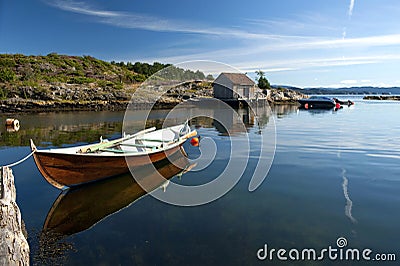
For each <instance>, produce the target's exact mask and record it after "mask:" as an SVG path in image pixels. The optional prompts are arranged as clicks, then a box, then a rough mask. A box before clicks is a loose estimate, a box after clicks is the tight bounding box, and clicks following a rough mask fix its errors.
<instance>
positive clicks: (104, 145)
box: [77, 127, 156, 153]
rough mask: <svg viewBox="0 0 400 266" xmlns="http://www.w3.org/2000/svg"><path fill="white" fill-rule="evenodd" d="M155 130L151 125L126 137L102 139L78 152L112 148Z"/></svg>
mask: <svg viewBox="0 0 400 266" xmlns="http://www.w3.org/2000/svg"><path fill="white" fill-rule="evenodd" d="M155 130H156V128H155V127H151V128H147V129H144V130H142V131H139V132H137V133H135V134H133V135H127V136H125V137H122V138H119V139H116V140H112V141H104V140H101V141H100V143H97V144H94V145H92V146H90V147H85V148H81V149H79V150H78V151H77V153H90V152H97V151H99V150H103V149H107V148H110V147H112V146H116V145H118V144H120V143H122V142H124V141H126V140H130V139H133V138H135V137H138V136H140V135H143V134H146V133H148V132H152V131H155Z"/></svg>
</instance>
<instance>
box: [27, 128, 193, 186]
mask: <svg viewBox="0 0 400 266" xmlns="http://www.w3.org/2000/svg"><path fill="white" fill-rule="evenodd" d="M196 134H197V132H196V131H195V130H193V131H192V130H191V129H190V127H189V126H188V124H187V123H185V124H182V125H177V126H173V127H168V128H163V129H160V130H156V128H148V129H145V130H142V131H140V132H138V133H136V134H133V135H126V136H124V137H122V138H120V139H116V140H112V141H108V140H103V139H101V138H100V142H99V143H97V144H91V145H84V146H77V147H69V148H57V149H43V150H38V149H37V148H36V146H35V144H34V143H33V141H32V140H31V149H32V151H34V153H33V157H34V160H35V163H36V166H37V167H38V169H39V171H40V173H41V174H42V175H43V177H44V178H45V179H46V180H47V181H48V182H49V183H50V184H51V185H53V186H54V187H56V188H59V189H63V188H65V187H71V186H75V185H80V184H84V183H88V182H93V181H97V180H101V179H103V178H107V177H111V176H116V175H120V174H123V173H127V172H129V168H131V169H132V168H133V167H138V166H143V165H146V164H151V163H155V162H158V161H161V160H163V159H165V158H166V157H169V156H171V155H172V154H174V153H176V152H180V151H181V150H182V151H183V147H182V145H183V143H185V142H186V141H187V140H188V139H189V138H191V137H193V136H195V135H196ZM183 152H184V151H183Z"/></svg>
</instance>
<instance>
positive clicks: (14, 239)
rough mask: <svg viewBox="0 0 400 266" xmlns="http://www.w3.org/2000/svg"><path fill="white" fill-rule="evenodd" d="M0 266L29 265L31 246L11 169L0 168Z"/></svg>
mask: <svg viewBox="0 0 400 266" xmlns="http://www.w3.org/2000/svg"><path fill="white" fill-rule="evenodd" d="M0 169H1V170H0V172H1V173H0V265H29V245H28V241H27V240H26V237H25V236H24V234H23V229H22V219H21V212H20V210H19V207H18V205H17V203H16V202H15V200H16V196H17V195H16V190H15V185H14V176H13V174H12V170H11V168H8V167H2V168H0Z"/></svg>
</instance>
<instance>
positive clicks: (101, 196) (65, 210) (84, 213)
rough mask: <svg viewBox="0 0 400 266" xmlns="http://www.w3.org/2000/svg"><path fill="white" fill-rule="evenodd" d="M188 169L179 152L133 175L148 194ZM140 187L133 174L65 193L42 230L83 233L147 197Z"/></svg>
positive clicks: (50, 212)
mask: <svg viewBox="0 0 400 266" xmlns="http://www.w3.org/2000/svg"><path fill="white" fill-rule="evenodd" d="M189 166H190V165H189V161H188V159H187V158H186V156H185V155H183V154H182V153H181V152H177V153H175V154H173V155H172V156H171V157H169V160H168V158H167V159H164V160H162V161H158V162H157V163H155V164H152V165H148V166H142V167H138V168H136V169H135V173H134V174H135V178H136V179H138V178H139V179H140V184H141V185H142V186H144V187H145V188H146V190H147V191H152V190H155V189H157V188H159V187H162V186H163V185H166V183H167V182H169V181H168V180H169V179H171V178H172V177H174V176H176V175H179V174H183V173H184V172H187V171H188V170H189ZM190 168H191V167H190ZM155 169H157V170H155ZM166 180H167V181H166ZM141 185H139V184H138V183H137V182H136V181H135V179H134V178H133V177H132V175H131V174H125V175H121V176H117V177H114V178H109V179H105V180H101V181H98V182H94V183H90V184H86V185H82V186H78V187H73V188H70V189H68V190H66V191H63V192H62V193H61V194H60V195H59V196H58V198H57V199H56V201H55V202H54V203H53V206H52V207H51V209H50V211H49V213H48V214H47V218H46V221H45V223H44V226H43V231H51V232H52V233H56V234H57V235H72V234H75V233H78V232H81V231H84V230H86V229H88V228H90V227H92V226H93V225H95V224H96V223H97V222H99V221H101V220H102V219H104V218H105V217H107V216H109V215H111V214H113V213H115V212H117V211H119V210H121V209H122V208H124V207H126V206H129V205H130V204H132V203H133V202H135V201H136V200H138V199H140V198H141V197H142V196H145V195H146V194H147V192H146V191H145V190H144V189H143V188H142V187H141Z"/></svg>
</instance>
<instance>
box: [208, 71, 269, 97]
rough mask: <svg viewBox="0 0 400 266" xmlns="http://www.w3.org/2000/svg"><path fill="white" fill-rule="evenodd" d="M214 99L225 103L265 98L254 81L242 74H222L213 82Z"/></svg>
mask: <svg viewBox="0 0 400 266" xmlns="http://www.w3.org/2000/svg"><path fill="white" fill-rule="evenodd" d="M213 94H214V98H217V99H220V100H223V101H244V100H253V99H259V98H262V97H263V94H262V92H261V90H260V89H259V88H258V87H257V85H256V84H255V83H254V81H253V80H251V79H250V78H249V77H248V76H247V75H245V74H242V73H221V74H220V75H219V76H218V77H217V78H216V79H215V80H214V82H213Z"/></svg>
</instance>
